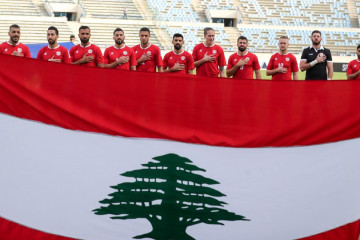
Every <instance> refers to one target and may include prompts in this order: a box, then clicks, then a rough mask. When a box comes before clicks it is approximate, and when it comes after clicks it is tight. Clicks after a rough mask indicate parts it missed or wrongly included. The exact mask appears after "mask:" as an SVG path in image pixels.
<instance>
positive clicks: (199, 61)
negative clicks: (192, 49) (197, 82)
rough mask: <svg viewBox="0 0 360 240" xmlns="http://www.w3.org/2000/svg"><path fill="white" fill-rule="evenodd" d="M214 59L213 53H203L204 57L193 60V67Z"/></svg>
mask: <svg viewBox="0 0 360 240" xmlns="http://www.w3.org/2000/svg"><path fill="white" fill-rule="evenodd" d="M215 60H216V57H214V54H213V55H207V53H205V55H204V57H203V58H202V59H200V60H198V61H196V62H194V65H195V67H198V66H200V65H201V64H203V63H206V62H211V61H215Z"/></svg>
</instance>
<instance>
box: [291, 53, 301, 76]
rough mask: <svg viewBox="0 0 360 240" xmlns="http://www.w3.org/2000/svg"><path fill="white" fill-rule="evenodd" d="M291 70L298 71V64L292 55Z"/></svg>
mask: <svg viewBox="0 0 360 240" xmlns="http://www.w3.org/2000/svg"><path fill="white" fill-rule="evenodd" d="M291 71H292V72H298V71H299V66H298V63H297V60H296V57H295V56H294V55H292V56H291Z"/></svg>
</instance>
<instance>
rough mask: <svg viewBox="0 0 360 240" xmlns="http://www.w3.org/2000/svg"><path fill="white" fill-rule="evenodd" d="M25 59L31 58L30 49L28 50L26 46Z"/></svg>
mask: <svg viewBox="0 0 360 240" xmlns="http://www.w3.org/2000/svg"><path fill="white" fill-rule="evenodd" d="M24 50H25V51H24V57H26V58H31V53H30V49H29V48H28V46H25V45H24Z"/></svg>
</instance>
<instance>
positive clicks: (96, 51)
mask: <svg viewBox="0 0 360 240" xmlns="http://www.w3.org/2000/svg"><path fill="white" fill-rule="evenodd" d="M85 54H87V55H86V56H93V57H94V60H93V61H92V62H88V63H84V64H81V65H83V66H89V67H96V66H97V64H98V63H104V58H103V55H102V53H101V50H100V48H99V47H98V46H96V45H94V44H92V43H90V44H89V45H87V46H86V47H83V46H82V45H81V44H78V45H76V46H73V47H72V48H71V49H70V57H71V62H76V61H79V60H80V59H82V58H83V56H84V55H85Z"/></svg>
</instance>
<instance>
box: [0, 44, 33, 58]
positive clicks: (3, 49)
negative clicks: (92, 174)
mask: <svg viewBox="0 0 360 240" xmlns="http://www.w3.org/2000/svg"><path fill="white" fill-rule="evenodd" d="M14 51H18V52H19V53H21V54H22V55H23V56H24V57H27V58H31V53H30V50H29V48H28V47H27V46H26V45H24V44H22V43H17V44H16V45H15V46H13V45H12V44H11V43H9V42H3V43H2V44H0V53H3V54H7V55H12V53H13V52H14Z"/></svg>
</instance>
